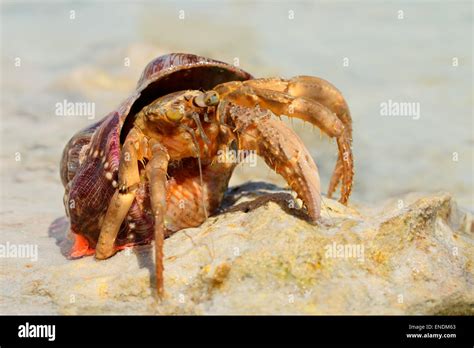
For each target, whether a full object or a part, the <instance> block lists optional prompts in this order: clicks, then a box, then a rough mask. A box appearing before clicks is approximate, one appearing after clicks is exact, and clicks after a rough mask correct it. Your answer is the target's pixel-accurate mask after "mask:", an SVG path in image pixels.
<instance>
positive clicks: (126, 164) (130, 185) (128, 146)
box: [95, 129, 140, 260]
mask: <svg viewBox="0 0 474 348" xmlns="http://www.w3.org/2000/svg"><path fill="white" fill-rule="evenodd" d="M137 144H139V135H138V133H137V132H136V131H135V130H134V129H132V130H131V131H130V133H129V134H128V136H127V138H126V140H125V143H124V145H123V147H122V153H121V157H120V164H119V174H118V181H119V182H118V188H117V190H116V191H115V193H114V195H113V196H112V199H111V201H110V204H109V207H108V209H107V213H106V214H105V218H104V222H103V223H102V227H101V229H100V235H99V240H98V242H97V248H96V253H95V257H96V258H97V259H100V260H102V259H106V258H108V257H110V256H112V255H113V254H114V252H115V248H114V243H115V239H116V238H117V234H118V232H119V229H120V226H121V225H122V222H123V220H124V219H125V217H126V215H127V213H128V211H129V209H130V207H131V206H132V203H133V200H134V199H135V191H136V186H137V185H138V184H139V183H140V174H139V171H138V161H137V160H138V159H137V148H136V146H137Z"/></svg>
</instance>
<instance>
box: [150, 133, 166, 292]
mask: <svg viewBox="0 0 474 348" xmlns="http://www.w3.org/2000/svg"><path fill="white" fill-rule="evenodd" d="M150 146H151V154H152V156H151V160H150V162H148V164H147V166H146V175H147V178H148V181H149V182H150V201H151V209H152V211H153V216H154V219H155V227H154V228H155V272H156V290H157V292H158V296H160V297H163V295H164V279H163V270H164V266H163V260H164V258H163V242H164V238H165V225H164V216H165V212H166V173H167V171H168V162H169V155H168V152H167V151H166V148H165V147H164V146H163V145H161V144H160V143H158V142H152V143H151V144H150Z"/></svg>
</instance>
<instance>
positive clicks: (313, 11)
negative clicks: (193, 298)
mask: <svg viewBox="0 0 474 348" xmlns="http://www.w3.org/2000/svg"><path fill="white" fill-rule="evenodd" d="M1 6H2V9H1V21H0V22H1V79H0V80H1V81H0V82H1V122H0V127H1V143H0V146H1V164H0V170H1V175H2V180H1V197H2V198H1V202H0V203H1V204H0V207H1V214H2V216H3V219H2V220H3V222H2V225H3V227H9V228H15V226H19V228H21V226H25V225H28V224H40V225H43V224H44V225H45V226H47V225H48V223H50V222H51V221H52V219H54V218H56V217H58V216H61V215H62V214H64V210H63V206H62V196H63V188H62V185H61V182H60V178H59V169H58V168H59V160H60V156H61V152H62V150H63V148H64V145H65V143H66V142H67V141H68V140H69V138H70V137H71V136H72V135H73V134H74V133H75V132H77V131H78V130H79V129H80V128H82V127H84V126H86V125H88V124H90V123H92V122H94V121H93V120H90V119H89V118H88V117H85V116H67V117H61V116H57V115H56V114H55V108H56V103H58V102H60V103H62V102H63V101H64V100H67V101H68V102H88V103H94V105H95V119H96V120H98V119H100V118H101V117H102V116H104V115H105V114H107V113H108V112H110V111H111V110H113V109H114V108H115V107H116V106H117V105H118V104H119V103H120V102H121V101H123V100H124V99H125V98H126V97H128V96H129V94H130V93H131V92H132V91H133V89H134V86H135V83H136V81H137V79H138V78H139V76H140V73H141V71H142V69H143V68H144V66H145V65H146V63H148V62H149V61H150V60H151V59H152V58H154V57H156V56H159V55H162V54H166V53H170V52H190V53H195V54H199V55H203V56H208V57H212V58H215V59H218V60H222V61H226V62H229V63H234V62H235V61H236V59H237V60H238V62H239V65H240V67H241V68H243V69H244V70H247V71H249V72H250V73H252V74H254V75H255V76H256V77H265V76H282V77H291V76H295V75H301V74H304V75H314V76H319V77H322V78H325V79H327V80H329V81H330V82H332V83H333V84H334V85H335V86H336V87H338V88H339V89H340V90H341V91H342V93H343V94H344V96H345V98H346V100H347V102H348V104H349V106H350V108H351V111H352V117H353V120H354V157H355V164H356V176H355V185H354V191H353V196H352V204H361V203H363V204H370V205H375V204H377V203H379V202H380V201H382V200H385V199H388V198H393V197H396V196H398V195H402V194H404V193H407V192H411V191H428V192H433V191H438V190H444V191H448V192H450V193H452V194H453V195H454V197H455V199H456V200H457V201H458V202H459V204H460V205H461V206H463V207H465V208H467V209H469V210H473V207H474V199H473V187H474V185H473V172H474V170H473V169H474V168H473V163H474V151H473V149H474V139H473V133H474V132H473V70H472V69H473V68H472V67H473V57H472V52H473V37H472V35H473V34H472V33H473V30H472V29H473V4H472V2H471V1H465V2H463V1H453V2H449V3H445V2H440V1H415V2H393V1H384V2H377V1H365V0H363V1H351V2H348V1H331V2H329V1H291V2H290V1H181V2H174V1H173V2H171V1H169V2H168V1H155V2H145V1H100V2H90V1H77V2H51V1H38V2H23V1H22V2H16V1H15V2H13V1H12V2H10V1H2V5H1ZM390 100H391V101H392V102H409V103H417V105H418V106H419V108H420V109H419V117H418V118H417V117H411V116H409V115H408V116H384V115H382V113H381V104H383V103H388V102H389V101H390ZM289 124H290V125H291V126H292V127H293V128H294V129H295V131H296V132H297V133H298V134H299V135H300V136H301V137H302V138H303V141H304V143H305V144H306V145H307V147H308V148H309V150H310V152H311V153H312V155H313V158H314V159H315V161H316V163H317V165H318V166H319V169H320V176H321V180H322V187H323V188H324V192H325V191H326V189H327V185H328V181H329V178H330V175H331V172H332V170H333V168H334V163H335V160H336V155H337V148H336V145H335V142H334V141H333V140H330V139H328V138H327V137H325V136H321V135H320V132H319V130H316V129H314V130H312V129H311V127H309V126H308V125H306V126H305V125H304V124H303V123H301V122H298V121H294V122H293V123H289ZM247 180H264V181H269V182H274V183H277V184H280V185H284V182H283V181H282V180H281V179H280V178H279V177H278V176H276V175H275V174H274V173H272V171H271V170H269V169H268V168H267V167H266V166H265V164H264V163H263V161H259V165H258V166H257V167H256V168H251V167H249V165H241V166H240V167H239V168H237V170H236V172H235V175H234V177H233V179H232V182H231V184H233V185H235V184H238V183H241V182H243V181H247Z"/></svg>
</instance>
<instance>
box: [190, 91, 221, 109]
mask: <svg viewBox="0 0 474 348" xmlns="http://www.w3.org/2000/svg"><path fill="white" fill-rule="evenodd" d="M194 104H195V105H197V106H199V107H201V108H205V107H207V106H214V105H217V104H219V94H218V93H217V92H216V91H209V92H206V93H200V94H199V95H198V96H196V97H194Z"/></svg>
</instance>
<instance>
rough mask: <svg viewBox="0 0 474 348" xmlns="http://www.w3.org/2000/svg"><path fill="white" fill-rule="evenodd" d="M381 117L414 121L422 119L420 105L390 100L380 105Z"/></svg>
mask: <svg viewBox="0 0 474 348" xmlns="http://www.w3.org/2000/svg"><path fill="white" fill-rule="evenodd" d="M380 115H381V116H400V117H411V118H412V119H413V120H418V119H420V116H421V113H420V103H418V102H397V101H393V100H392V99H389V100H387V101H384V102H382V103H380Z"/></svg>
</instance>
